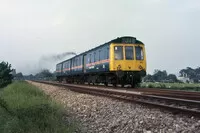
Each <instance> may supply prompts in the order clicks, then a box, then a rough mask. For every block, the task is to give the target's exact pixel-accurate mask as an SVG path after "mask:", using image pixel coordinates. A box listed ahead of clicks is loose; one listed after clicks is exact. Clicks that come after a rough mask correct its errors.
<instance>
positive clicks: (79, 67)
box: [71, 55, 83, 75]
mask: <svg viewBox="0 0 200 133" xmlns="http://www.w3.org/2000/svg"><path fill="white" fill-rule="evenodd" d="M80 74H83V55H79V56H76V57H74V58H72V59H71V75H80Z"/></svg>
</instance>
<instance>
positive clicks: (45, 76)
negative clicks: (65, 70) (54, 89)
mask: <svg viewBox="0 0 200 133" xmlns="http://www.w3.org/2000/svg"><path fill="white" fill-rule="evenodd" d="M53 76H54V75H53V73H51V72H50V71H49V70H48V69H44V70H42V71H41V72H39V73H37V74H36V75H35V78H36V79H44V80H45V79H50V78H53Z"/></svg>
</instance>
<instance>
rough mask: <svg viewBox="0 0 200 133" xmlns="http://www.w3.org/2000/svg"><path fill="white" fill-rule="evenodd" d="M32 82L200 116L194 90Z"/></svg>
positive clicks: (196, 95) (199, 104) (199, 106)
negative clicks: (119, 87)
mask: <svg viewBox="0 0 200 133" xmlns="http://www.w3.org/2000/svg"><path fill="white" fill-rule="evenodd" d="M33 82H39V83H44V84H50V85H55V86H61V87H67V88H68V89H70V90H72V91H77V92H81V93H89V94H93V95H99V96H106V97H110V98H115V99H120V100H124V101H128V102H135V103H140V104H148V105H151V106H157V107H160V108H165V109H168V110H170V111H172V112H174V113H187V114H190V115H198V116H200V95H199V93H196V92H186V91H174V90H173V91H172V90H164V89H155V90H153V89H138V90H127V89H126V90H125V89H113V88H105V87H97V86H87V85H78V84H76V85H75V84H63V83H57V82H49V81H33ZM194 99H195V100H194Z"/></svg>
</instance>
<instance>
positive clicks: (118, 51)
mask: <svg viewBox="0 0 200 133" xmlns="http://www.w3.org/2000/svg"><path fill="white" fill-rule="evenodd" d="M114 51H115V52H114V53H115V60H123V46H115V47H114Z"/></svg>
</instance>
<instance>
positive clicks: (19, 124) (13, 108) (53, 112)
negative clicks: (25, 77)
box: [0, 81, 76, 133]
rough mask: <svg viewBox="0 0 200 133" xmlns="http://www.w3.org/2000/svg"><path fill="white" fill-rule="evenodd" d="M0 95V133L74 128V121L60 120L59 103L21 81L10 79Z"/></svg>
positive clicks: (54, 131) (46, 132)
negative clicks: (12, 81)
mask: <svg viewBox="0 0 200 133" xmlns="http://www.w3.org/2000/svg"><path fill="white" fill-rule="evenodd" d="M0 98H1V106H0V133H65V132H73V131H74V130H75V127H76V124H75V123H73V122H71V123H67V122H64V120H63V119H62V118H63V115H64V109H63V108H62V106H60V105H59V104H57V103H56V102H54V101H52V100H51V99H50V98H49V97H48V96H47V95H45V94H44V93H43V92H42V91H41V90H40V89H38V88H36V87H35V86H33V85H30V84H28V83H27V82H25V81H21V82H14V83H13V84H11V85H9V86H7V87H6V88H4V89H2V90H1V91H0ZM2 99H3V101H4V102H2ZM2 105H3V106H4V107H5V108H3V107H2Z"/></svg>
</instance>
